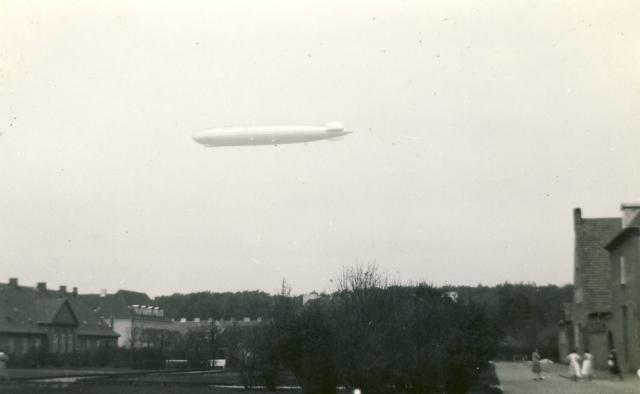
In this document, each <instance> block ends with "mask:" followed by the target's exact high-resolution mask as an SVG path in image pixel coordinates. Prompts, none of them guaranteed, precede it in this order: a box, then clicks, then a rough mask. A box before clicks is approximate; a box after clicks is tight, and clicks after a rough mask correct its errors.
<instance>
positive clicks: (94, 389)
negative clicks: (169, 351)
mask: <svg viewBox="0 0 640 394" xmlns="http://www.w3.org/2000/svg"><path fill="white" fill-rule="evenodd" d="M0 392H1V393H2V394H31V393H33V394H44V393H61V394H62V393H64V394H86V393H91V394H205V393H207V394H229V393H235V394H239V393H246V394H251V393H263V394H264V393H265V392H266V391H264V390H244V389H233V388H219V387H209V386H192V387H187V386H158V385H150V386H148V385H144V386H140V385H99V384H96V385H88V384H75V385H70V386H69V387H66V388H62V387H51V386H49V387H45V386H40V387H37V386H33V385H26V384H20V385H0ZM281 392H286V393H291V394H294V393H296V394H298V393H302V390H285V391H281Z"/></svg>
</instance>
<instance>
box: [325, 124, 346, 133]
mask: <svg viewBox="0 0 640 394" xmlns="http://www.w3.org/2000/svg"><path fill="white" fill-rule="evenodd" d="M325 126H326V128H327V131H344V124H342V122H329V123H327V124H326V125H325Z"/></svg>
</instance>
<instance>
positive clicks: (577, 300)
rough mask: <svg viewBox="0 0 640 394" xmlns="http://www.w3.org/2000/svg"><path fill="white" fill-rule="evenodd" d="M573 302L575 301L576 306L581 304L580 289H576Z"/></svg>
mask: <svg viewBox="0 0 640 394" xmlns="http://www.w3.org/2000/svg"><path fill="white" fill-rule="evenodd" d="M575 300H576V304H579V303H581V302H582V288H580V287H578V288H577V289H576V296H575Z"/></svg>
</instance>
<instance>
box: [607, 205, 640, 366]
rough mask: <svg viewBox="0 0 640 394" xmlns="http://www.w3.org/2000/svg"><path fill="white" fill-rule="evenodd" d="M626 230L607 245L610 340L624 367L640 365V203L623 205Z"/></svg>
mask: <svg viewBox="0 0 640 394" xmlns="http://www.w3.org/2000/svg"><path fill="white" fill-rule="evenodd" d="M621 209H622V229H621V230H620V231H619V232H618V233H617V234H616V235H615V237H613V238H612V239H611V240H610V241H609V242H608V243H607V245H606V246H605V248H606V249H607V251H608V252H609V257H610V267H611V280H610V289H611V294H612V308H611V319H610V321H609V322H608V323H609V324H608V341H609V344H610V346H615V347H616V349H617V350H618V358H619V361H620V365H621V367H622V368H623V370H629V371H636V370H638V369H639V368H640V269H639V267H640V204H622V207H621Z"/></svg>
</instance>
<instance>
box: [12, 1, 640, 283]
mask: <svg viewBox="0 0 640 394" xmlns="http://www.w3.org/2000/svg"><path fill="white" fill-rule="evenodd" d="M638 20H640V5H638V3H637V2H633V1H629V2H625V1H616V2H610V1H564V2H561V1H558V2H552V1H512V0H509V1H506V0H505V1H496V2H494V1H482V2H479V1H456V2H454V1H449V0H447V1H442V2H433V1H431V2H425V1H416V2H412V1H404V2H399V1H388V2H372V1H366V2H349V3H345V2H342V1H338V2H328V1H322V2H305V1H298V0H296V1H290V2H288V1H287V2H285V1H252V2H245V1H236V0H233V1H228V2H227V1H224V2H223V1H218V2H209V1H206V2H177V1H172V2H159V1H153V2H136V3H135V4H128V2H113V1H108V2H107V1H104V2H91V1H86V2H81V1H69V2H47V1H41V2H27V1H15V2H13V1H2V2H1V3H0V26H2V28H1V31H2V34H0V122H1V123H0V132H2V133H3V135H2V136H1V137H0V266H1V269H0V272H1V273H2V275H1V276H2V277H0V282H6V281H8V278H9V277H18V278H19V280H20V283H22V284H26V285H34V284H35V283H36V282H38V281H46V282H48V284H49V286H51V287H53V286H55V287H57V286H59V285H62V284H65V285H67V286H78V287H79V288H80V292H98V291H100V289H103V288H104V289H108V290H109V291H110V292H112V291H116V290H117V289H121V288H124V289H130V290H138V291H145V292H148V293H149V294H150V295H152V296H156V295H161V294H170V293H173V292H191V291H201V290H212V291H227V290H232V291H235V290H244V289H249V290H251V289H261V290H265V291H268V292H275V291H277V289H278V288H279V285H280V281H281V280H282V278H286V279H287V281H288V282H289V283H291V285H292V286H293V290H294V292H295V293H302V292H306V291H311V290H314V289H315V290H319V291H321V290H332V289H333V283H332V282H331V279H333V278H335V277H336V276H337V275H338V274H339V273H340V271H341V269H342V267H344V266H350V265H353V264H355V263H358V262H360V263H366V262H371V261H375V262H377V264H378V265H379V266H380V268H382V269H383V270H387V271H389V273H390V274H391V275H392V276H394V277H395V278H396V279H399V280H407V281H427V282H432V283H434V284H437V285H440V284H447V283H450V284H470V285H475V284H478V283H483V284H487V285H492V284H497V283H501V282H504V281H510V282H519V281H526V282H530V281H533V282H537V283H539V284H546V283H555V284H565V283H569V282H570V281H571V280H572V264H573V228H572V209H573V208H574V207H578V206H580V207H582V208H583V213H584V215H585V216H587V217H597V216H619V214H620V211H619V205H620V202H622V201H638V200H640V183H639V182H638V175H637V171H638V165H639V162H640V156H639V155H638V143H639V142H640V137H639V136H638V133H639V132H640V108H639V107H640V106H639V104H640V23H638ZM336 120H340V121H344V123H345V125H346V126H347V128H348V129H349V130H352V131H354V133H353V134H351V135H348V136H346V137H345V138H343V139H342V140H341V141H340V142H327V141H319V142H314V143H309V144H307V145H283V146H278V147H272V146H258V147H232V148H213V149H206V148H204V147H202V146H200V145H198V144H196V143H194V141H193V140H192V139H191V136H192V134H193V133H194V132H196V131H199V130H203V129H207V128H213V127H221V126H234V125H269V124H308V125H322V124H324V123H326V122H329V121H336Z"/></svg>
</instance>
